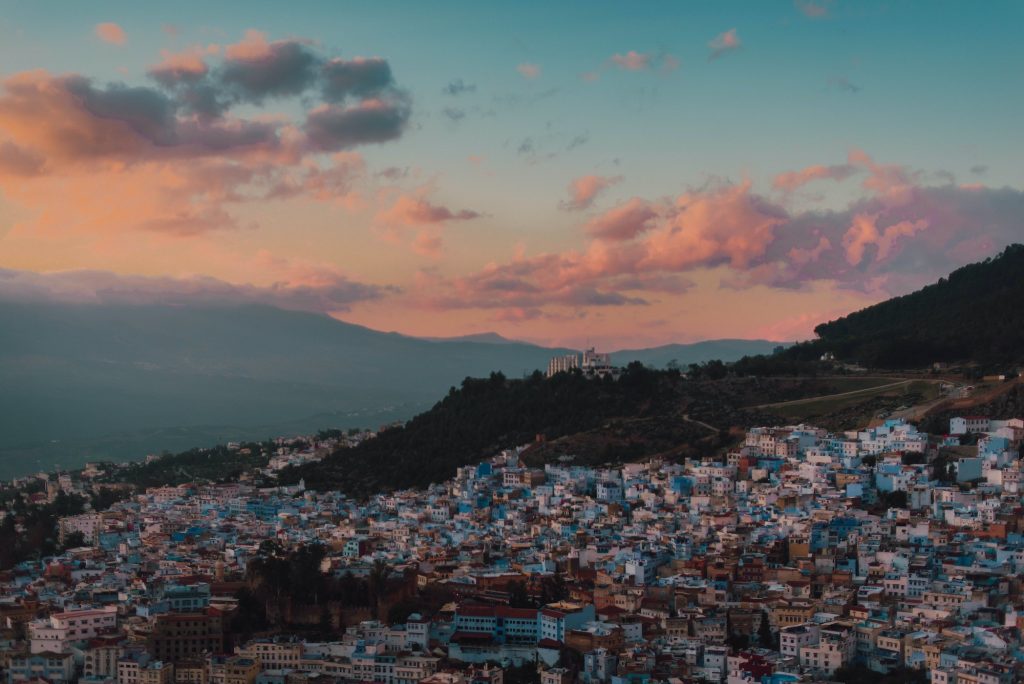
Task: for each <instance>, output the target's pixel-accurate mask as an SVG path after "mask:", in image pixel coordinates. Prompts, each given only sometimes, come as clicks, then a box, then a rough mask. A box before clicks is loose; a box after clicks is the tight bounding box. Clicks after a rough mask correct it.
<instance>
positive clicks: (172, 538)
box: [0, 416, 1024, 684]
mask: <svg viewBox="0 0 1024 684" xmlns="http://www.w3.org/2000/svg"><path fill="white" fill-rule="evenodd" d="M1022 437H1024V421H1022V420H1020V419H1012V420H990V419H988V418H984V417H975V416H963V417H958V418H954V419H953V420H952V421H951V422H950V425H949V431H948V434H944V435H928V434H924V433H922V432H919V431H918V430H917V429H916V428H915V427H914V425H912V424H910V423H907V422H903V421H902V420H895V419H894V420H888V421H885V422H883V423H881V424H879V425H876V426H873V427H869V428H864V429H861V430H854V431H848V432H842V433H838V434H833V433H830V432H828V431H826V430H824V429H819V428H816V427H813V426H809V425H795V426H788V427H763V428H753V429H750V430H749V431H748V432H747V433H746V436H745V438H744V439H743V440H742V442H741V443H740V445H739V446H738V447H736V448H734V449H732V450H730V451H729V452H728V453H727V454H726V455H724V456H723V457H720V458H717V459H706V460H702V461H694V460H690V461H688V462H686V463H670V462H668V461H666V460H659V459H654V460H651V461H649V462H643V463H628V464H625V465H621V466H614V467H611V466H609V467H598V468H593V467H583V466H579V465H574V464H573V463H572V459H571V458H568V457H566V458H565V459H564V460H563V461H561V462H555V463H547V464H546V465H545V466H544V467H543V468H530V467H527V466H526V465H524V459H523V454H524V453H525V451H526V450H528V448H529V447H528V446H524V447H520V448H517V449H511V450H506V451H502V452H501V453H498V454H496V455H494V456H493V457H491V458H488V459H486V460H484V461H482V462H480V463H477V464H472V465H466V466H465V467H462V468H460V469H459V470H458V472H457V473H456V474H455V476H454V477H453V478H452V479H450V480H448V481H447V482H443V483H438V484H435V485H433V486H431V487H429V488H427V489H425V490H407V491H396V492H388V493H381V494H378V495H376V496H373V497H370V498H369V499H367V500H357V499H354V498H348V497H346V496H344V495H342V494H340V493H337V492H315V491H312V490H307V489H306V486H305V485H306V484H307V483H300V484H299V485H297V486H290V487H274V486H270V487H267V486H257V484H255V482H256V480H255V479H253V478H250V477H248V476H247V477H244V478H241V480H240V481H236V482H227V483H219V484H204V483H190V484H183V485H180V486H161V487H156V488H150V489H148V490H146V491H144V492H142V493H137V494H134V495H132V496H130V497H128V498H124V499H123V500H121V501H118V502H116V503H114V504H113V505H112V506H110V507H109V508H108V509H107V510H103V511H97V510H92V511H87V512H84V513H80V514H77V515H72V516H65V517H62V518H60V520H59V530H60V536H61V542H62V543H61V548H62V550H60V551H59V552H58V553H57V554H56V555H52V556H48V557H44V558H39V559H30V560H24V561H21V562H20V563H18V564H17V565H15V566H14V567H13V568H11V569H10V570H7V571H5V572H3V573H0V592H2V597H0V619H2V623H0V626H2V632H0V667H2V668H3V672H4V676H5V677H6V681H7V682H8V684H23V683H32V684H35V683H42V682H46V683H48V684H71V683H73V682H83V683H88V684H304V683H307V682H309V683H314V682H315V683H318V684H319V683H323V684H331V683H334V682H382V683H385V684H412V683H414V682H422V683H428V684H463V683H466V684H470V683H472V684H478V683H479V684H484V683H489V684H501V683H502V682H506V681H508V682H519V681H534V682H542V683H543V684H568V683H569V682H576V681H579V682H585V683H587V684H627V683H629V684H633V683H646V682H709V683H716V684H787V683H789V682H828V681H844V682H850V681H871V680H879V681H880V680H881V678H882V677H884V676H887V675H898V676H900V677H901V678H902V679H901V681H907V682H911V681H922V682H923V681H930V682H933V683H934V684H1011V683H1012V682H1017V681H1021V680H1022V678H1024V650H1022V639H1021V634H1022V629H1024V596H1022V594H1024V587H1022V582H1021V579H1020V577H1021V573H1022V571H1024V529H1022V520H1024V518H1022V514H1021V496H1022V491H1021V463H1020V460H1019V452H1018V449H1019V446H1020V442H1021V439H1022ZM368 438H371V437H368ZM232 446H233V447H234V448H238V445H232ZM327 446H329V445H327ZM324 447H325V445H323V444H320V445H318V444H316V443H304V446H302V447H295V446H289V445H288V443H286V442H284V441H282V442H281V445H280V446H279V447H278V449H277V452H276V453H275V454H274V456H273V458H271V459H270V461H269V463H268V464H266V465H261V466H260V468H259V471H260V472H259V473H258V474H259V476H260V477H261V478H264V480H265V479H266V478H267V477H272V476H273V474H274V472H275V471H276V470H279V469H281V468H284V467H287V466H288V465H289V464H295V463H302V462H308V461H309V460H311V459H315V458H317V454H318V453H321V452H322V451H323V449H324ZM109 467H113V466H105V465H103V464H94V465H93V466H90V468H87V469H86V470H85V471H82V472H80V473H76V474H75V475H74V476H71V475H63V476H61V477H60V478H50V479H47V481H46V485H47V486H46V487H44V488H43V489H42V491H40V492H39V493H38V494H36V495H34V496H35V497H36V498H37V499H38V498H40V497H41V498H42V499H49V500H52V499H54V498H55V497H60V496H67V495H72V494H82V493H89V492H94V491H96V490H97V489H98V488H102V487H104V486H108V485H104V484H102V480H103V475H104V473H105V469H107V468H109ZM39 477H40V478H47V476H45V475H40V476H39ZM26 503H28V504H29V505H31V503H32V502H26ZM5 524H13V521H12V520H6V521H5ZM17 524H20V523H17ZM20 531H21V532H22V533H25V530H24V529H22V530H20Z"/></svg>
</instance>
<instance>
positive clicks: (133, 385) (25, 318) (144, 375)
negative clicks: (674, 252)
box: [0, 300, 738, 478]
mask: <svg viewBox="0 0 1024 684" xmlns="http://www.w3.org/2000/svg"><path fill="white" fill-rule="evenodd" d="M709 349H710V350H711V351H708V350H709ZM714 350H715V348H714V343H705V344H704V351H705V352H706V353H714ZM567 351H568V350H566V349H548V348H545V347H540V346H537V345H532V344H526V343H522V342H515V341H511V340H502V341H501V343H498V338H496V337H495V336H493V335H479V336H470V337H469V338H468V339H454V340H446V341H428V340H422V339H417V338H413V337H407V336H404V335H399V334H396V333H382V332H378V331H375V330H371V329H368V328H364V327H361V326H358V325H352V324H348V323H344V322H342V321H338V320H336V319H333V318H330V317H328V316H324V315H319V314H311V313H303V312H298V311H287V310H283V309H278V308H273V307H269V306H258V305H248V306H193V305H183V306H182V305H179V306H162V305H152V304H150V305H123V304H76V305H72V304H55V303H41V302H33V303H31V304H29V303H17V302H12V301H3V300H0V387H3V388H4V392H3V393H0V478H7V477H12V476H15V475H24V474H27V473H29V472H33V471H37V470H41V469H42V470H52V469H53V468H54V466H55V465H56V466H60V467H64V468H73V467H77V466H80V465H82V464H83V463H84V462H85V461H87V460H96V459H102V460H130V459H141V458H142V457H143V456H145V455H146V454H147V453H154V452H160V451H162V450H170V451H184V450H187V449H189V448H191V447H194V446H206V445H210V444H215V443H218V442H226V441H237V440H261V439H266V438H267V437H270V436H276V435H289V434H300V433H308V432H312V431H315V430H317V429H320V428H327V427H338V428H347V427H376V426H378V425H381V424H384V423H389V422H393V421H395V420H406V419H408V418H409V417H411V416H413V415H415V414H416V413H418V412H420V411H422V410H424V409H426V408H428V407H429V406H430V405H431V404H432V403H433V402H434V401H435V400H436V399H437V397H438V396H441V395H443V394H444V393H445V392H446V391H448V389H449V388H450V387H452V386H453V385H458V384H459V383H460V382H461V381H462V379H463V378H466V377H468V376H469V377H480V376H484V377H486V376H487V375H489V374H490V373H491V372H493V371H498V372H501V373H504V374H506V375H507V376H509V377H522V376H523V375H525V374H529V373H531V372H533V371H534V370H536V369H543V368H546V366H547V363H548V360H549V359H550V357H551V356H552V355H554V354H561V353H567ZM683 351H685V350H683ZM719 351H721V352H723V353H724V354H725V355H726V356H727V357H729V356H731V358H738V355H735V354H733V352H732V351H731V350H730V349H729V348H727V347H723V348H722V349H721V350H719ZM616 362H621V361H620V359H619V357H618V356H616Z"/></svg>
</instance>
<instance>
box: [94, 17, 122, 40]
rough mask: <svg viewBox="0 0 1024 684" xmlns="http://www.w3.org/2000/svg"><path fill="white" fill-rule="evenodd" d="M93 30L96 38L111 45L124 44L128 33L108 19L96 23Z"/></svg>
mask: <svg viewBox="0 0 1024 684" xmlns="http://www.w3.org/2000/svg"><path fill="white" fill-rule="evenodd" d="M94 32H95V33H96V37H97V38H99V39H100V40H102V41H103V42H104V43H110V44H111V45H124V44H125V41H127V40H128V34H127V33H125V32H124V29H123V28H121V27H120V26H118V25H117V24H115V23H113V22H110V21H108V22H104V23H102V24H96V28H95V29H94Z"/></svg>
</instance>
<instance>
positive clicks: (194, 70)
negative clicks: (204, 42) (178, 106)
mask: <svg viewBox="0 0 1024 684" xmlns="http://www.w3.org/2000/svg"><path fill="white" fill-rule="evenodd" d="M218 52H220V46H218V45H209V46H207V47H203V46H200V45H196V46H193V47H191V48H189V49H188V50H185V51H183V52H170V51H168V50H162V51H161V52H160V56H161V58H162V59H161V60H160V62H159V63H158V64H154V65H153V66H152V67H150V68H149V72H148V73H149V75H150V76H151V77H153V78H154V79H155V80H157V81H158V82H161V83H166V84H170V85H173V84H175V83H179V82H192V81H198V80H200V79H202V78H203V77H204V76H206V74H207V73H208V72H209V68H208V67H207V65H206V59H205V58H206V56H207V55H215V54H217V53H218Z"/></svg>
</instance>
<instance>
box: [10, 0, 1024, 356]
mask: <svg viewBox="0 0 1024 684" xmlns="http://www.w3.org/2000/svg"><path fill="white" fill-rule="evenodd" d="M1022 21H1024V3H1021V2H1019V0H1007V1H1003V2H1001V1H998V0H996V1H992V2H984V3H966V2H942V1H940V0H929V1H927V2H901V1H899V0H885V1H877V2H876V1H873V0H865V1H863V2H853V1H852V0H834V1H828V0H814V1H811V0H806V1H805V0H798V1H797V2H793V1H792V0H780V1H778V2H772V1H767V0H765V1H760V0H758V1H753V0H751V1H750V2H678V3H669V2H628V3H627V2H623V3H611V2H565V3H552V2H514V3H512V2H509V3H501V4H499V3H496V2H486V3H481V2H386V1H384V2H382V1H373V2H320V3H315V2H292V3H282V2H248V3H245V4H236V3H232V4H230V5H229V4H228V3H217V2H209V1H207V2H190V1H188V0H182V1H179V2H174V3H160V4H152V3H138V2H132V3H128V2H125V3H109V2H97V3H85V2H76V3H62V4H60V5H59V6H57V5H54V4H51V3H43V2H3V1H0V298H5V299H12V298H13V299H18V300H27V301H42V300H53V299H56V300H61V301H72V302H82V303H90V302H96V301H126V302H135V301H139V302H148V301H157V302H172V303H189V302H197V303H205V302H216V303H221V302H233V301H241V302H249V301H253V302H265V303H270V304H274V305H278V306H284V307H288V308H299V309H304V310H310V311H323V312H328V313H331V314H332V315H334V316H336V317H337V318H340V319H342V320H345V321H350V322H354V323H359V324H362V325H367V326H370V327H372V328H377V329H381V330H395V331H399V332H402V333H407V334H412V335H425V336H449V335H461V334H467V333H475V332H481V331H490V330H493V331H497V332H499V333H501V334H503V335H505V336H508V337H513V338H517V339H524V340H530V341H535V342H541V343H546V344H571V345H582V344H584V343H585V342H590V343H594V344H597V345H599V346H603V347H606V348H621V347H633V346H651V345H656V344H664V343H668V342H688V341H694V340H699V339H707V338H716V337H745V338H754V337H764V338H770V339H778V340H792V339H801V338H807V337H809V336H810V335H812V329H813V327H814V325H815V324H817V323H819V322H822V321H824V320H828V319H829V318H834V317H836V316H838V315H842V314H844V313H847V312H849V311H851V310H854V309H857V308H860V307H862V306H864V305H867V304H871V303H874V302H876V301H879V300H882V299H886V298H888V297H890V296H893V295H898V294H903V293H906V292H909V291H911V290H913V289H915V288H917V287H919V286H921V285H923V284H925V283H928V282H930V281H933V280H935V279H936V278H938V277H939V276H942V275H945V274H946V273H948V272H949V271H950V270H952V269H953V268H955V267H957V266H959V265H962V264H965V263H968V262H971V261H976V260H978V259H981V258H984V257H987V256H991V255H993V254H995V253H996V252H997V251H998V250H999V249H1001V248H1002V247H1003V246H1005V245H1007V244H1010V243H1012V242H1021V241H1024V163H1022V159H1024V124H1022V121H1024V43H1022V42H1021V40H1020V31H1021V26H1022Z"/></svg>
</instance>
